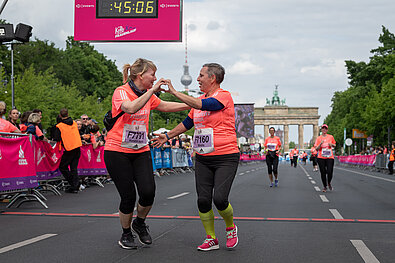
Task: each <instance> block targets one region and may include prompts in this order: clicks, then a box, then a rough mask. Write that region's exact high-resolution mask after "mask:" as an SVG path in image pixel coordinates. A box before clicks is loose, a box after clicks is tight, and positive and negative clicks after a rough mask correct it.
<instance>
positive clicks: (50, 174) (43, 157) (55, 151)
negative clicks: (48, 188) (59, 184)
mask: <svg viewBox="0 0 395 263" xmlns="http://www.w3.org/2000/svg"><path fill="white" fill-rule="evenodd" d="M35 150H36V172H37V178H38V180H49V179H52V178H55V177H59V176H61V173H60V171H59V169H58V168H59V163H60V159H61V158H62V153H63V151H62V150H59V147H58V144H56V145H55V146H54V147H52V146H51V145H50V144H49V143H47V142H44V141H36V144H35Z"/></svg>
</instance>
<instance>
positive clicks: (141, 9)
mask: <svg viewBox="0 0 395 263" xmlns="http://www.w3.org/2000/svg"><path fill="white" fill-rule="evenodd" d="M74 2H75V4H74V40H76V41H95V42H158V41H160V42H181V39H182V3H183V0H74Z"/></svg>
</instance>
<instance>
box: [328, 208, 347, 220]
mask: <svg viewBox="0 0 395 263" xmlns="http://www.w3.org/2000/svg"><path fill="white" fill-rule="evenodd" d="M329 212H331V213H332V215H333V217H334V218H335V219H344V218H343V217H342V215H341V214H340V213H339V211H337V209H329Z"/></svg>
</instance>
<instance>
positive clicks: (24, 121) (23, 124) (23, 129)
mask: <svg viewBox="0 0 395 263" xmlns="http://www.w3.org/2000/svg"><path fill="white" fill-rule="evenodd" d="M32 113H33V112H32V111H25V112H24V113H22V116H21V124H19V127H20V129H21V132H22V133H26V129H27V125H26V124H27V123H28V119H29V116H30V114H32Z"/></svg>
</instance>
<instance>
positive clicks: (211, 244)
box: [197, 235, 219, 251]
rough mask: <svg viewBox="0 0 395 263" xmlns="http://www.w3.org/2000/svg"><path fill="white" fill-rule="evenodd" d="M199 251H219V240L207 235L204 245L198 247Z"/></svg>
mask: <svg viewBox="0 0 395 263" xmlns="http://www.w3.org/2000/svg"><path fill="white" fill-rule="evenodd" d="M197 249H198V250H201V251H210V250H214V249H219V244H218V239H214V238H212V237H211V236H210V235H207V238H206V240H204V242H203V244H201V245H200V246H198V247H197Z"/></svg>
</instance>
